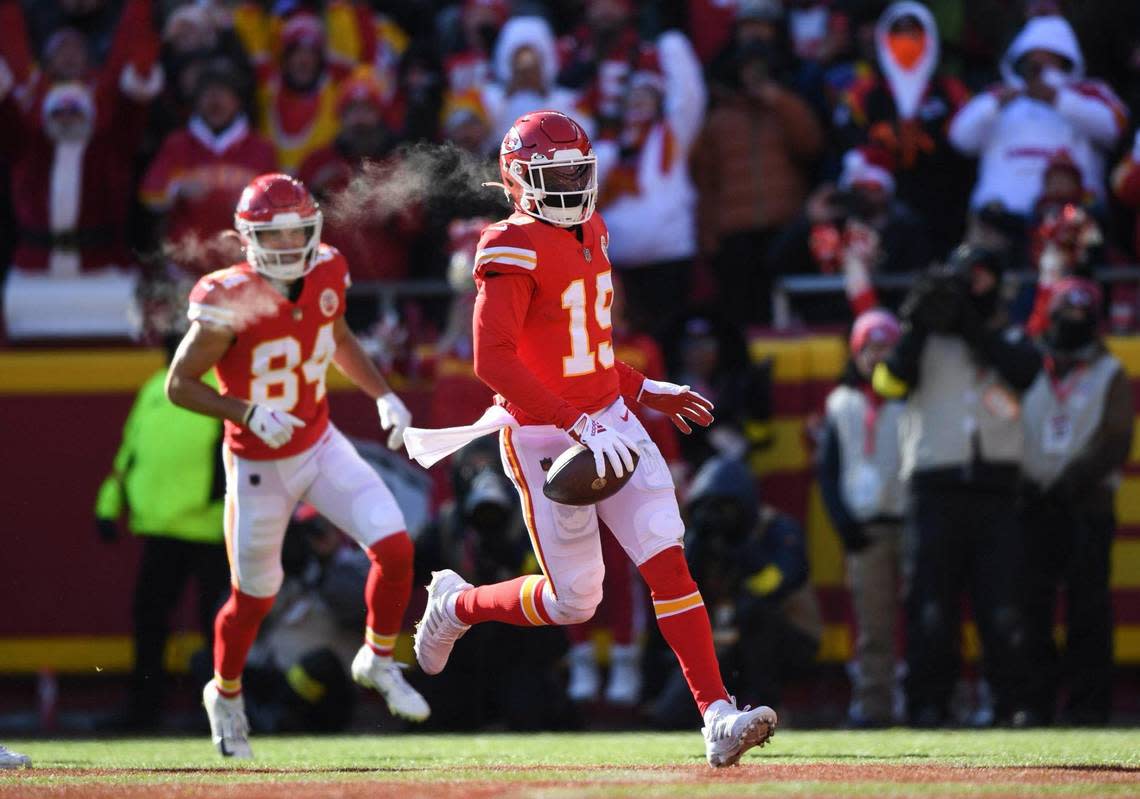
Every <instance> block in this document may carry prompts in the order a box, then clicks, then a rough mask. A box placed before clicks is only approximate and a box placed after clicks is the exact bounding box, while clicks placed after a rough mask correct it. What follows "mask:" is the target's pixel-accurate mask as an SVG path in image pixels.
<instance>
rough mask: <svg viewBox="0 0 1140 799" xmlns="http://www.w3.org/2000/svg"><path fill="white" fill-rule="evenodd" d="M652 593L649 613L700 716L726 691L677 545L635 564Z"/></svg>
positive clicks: (704, 616)
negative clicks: (651, 614)
mask: <svg viewBox="0 0 1140 799" xmlns="http://www.w3.org/2000/svg"><path fill="white" fill-rule="evenodd" d="M639 568H640V570H641V575H642V577H644V578H645V582H646V583H647V584H648V585H649V592H650V593H651V594H652V595H653V612H654V613H655V614H656V615H657V626H658V627H660V628H661V635H662V636H663V637H664V638H665V641H666V642H667V643H668V644H669V647H670V648H671V649H672V650H673V654H675V655H676V656H677V660H678V661H680V663H681V672H682V673H683V674H684V675H685V681H686V682H687V683H688V684H689V690H690V691H692V693H693V699H695V700H696V702H697V709H698V710H700V712H701V716H702V717H703V716H704V714H705V708H707V707H708V706H709V705H711V704H712V703H713V702H715V701H717V700H718V699H727V698H728V691H726V690H725V688H724V681H723V680H722V679H721V678H720V664H719V663H717V660H716V650H715V649H714V648H713V638H712V625H710V624H709V614H708V611H706V610H705V603H704V600H703V599H701V592H700V591H699V590H697V584H696V583H695V582H694V581H693V578H692V575H690V574H689V564H687V563H686V562H685V553H684V551H683V550H682V549H681V547H679V546H677V547H669V548H668V549H666V550H665V551H664V552H659V553H658V554H656V555H654V556H653V557H652V558H650V559H649V560H647V561H645V563H643V564H641V566H640V567H639Z"/></svg>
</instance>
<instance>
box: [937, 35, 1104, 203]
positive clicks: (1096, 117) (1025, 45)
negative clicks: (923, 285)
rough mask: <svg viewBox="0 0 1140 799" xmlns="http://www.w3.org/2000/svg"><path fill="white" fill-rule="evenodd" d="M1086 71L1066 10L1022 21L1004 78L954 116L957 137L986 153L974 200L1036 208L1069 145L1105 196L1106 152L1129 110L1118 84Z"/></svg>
mask: <svg viewBox="0 0 1140 799" xmlns="http://www.w3.org/2000/svg"><path fill="white" fill-rule="evenodd" d="M1084 71H1085V70H1084V58H1083V56H1082V54H1081V49H1080V45H1079V44H1078V43H1077V38H1076V35H1075V34H1074V33H1073V29H1072V28H1071V27H1070V26H1069V23H1068V22H1066V21H1065V19H1064V18H1062V17H1060V16H1044V17H1034V18H1032V19H1030V21H1029V22H1028V23H1027V24H1026V25H1025V27H1024V28H1022V30H1021V32H1020V33H1019V34H1018V35H1017V37H1016V38H1015V39H1014V40H1013V42H1012V44H1010V46H1009V49H1008V50H1007V51H1006V53H1005V56H1004V57H1003V58H1002V62H1001V73H1002V82H1001V83H1000V84H998V85H997V86H994V87H992V88H991V89H990V90H989V91H987V92H985V93H983V94H981V95H979V96H977V97H975V98H974V99H973V100H971V101H970V102H969V103H967V104H966V105H965V106H964V107H963V108H962V110H961V111H959V112H958V114H957V115H955V117H954V119H953V120H952V121H951V123H950V131H949V137H950V142H951V144H953V145H954V146H955V147H956V148H958V150H959V151H960V152H962V153H963V154H965V155H968V156H976V157H978V158H980V163H979V167H978V181H977V183H976V184H975V186H974V190H973V194H972V196H971V198H970V207H971V208H974V209H977V208H980V207H982V206H983V205H985V204H986V203H988V202H990V201H992V200H998V201H1000V202H1002V203H1003V204H1004V205H1005V206H1006V207H1007V208H1008V209H1009V210H1011V211H1014V212H1016V213H1018V214H1021V215H1023V216H1028V215H1029V214H1030V213H1031V212H1032V210H1033V204H1034V202H1035V201H1036V199H1037V197H1038V196H1040V194H1041V188H1042V176H1043V174H1044V171H1045V166H1046V164H1047V163H1048V161H1049V159H1050V158H1051V157H1052V156H1053V154H1054V153H1055V152H1056V151H1057V150H1059V149H1062V148H1065V149H1067V150H1068V151H1069V152H1070V154H1071V155H1072V158H1073V160H1074V161H1075V162H1076V164H1077V166H1078V167H1079V168H1080V172H1081V178H1082V183H1083V185H1084V188H1085V190H1086V191H1088V192H1089V193H1091V194H1092V195H1093V196H1094V197H1096V198H1097V199H1098V200H1103V198H1104V196H1105V185H1104V184H1105V181H1104V159H1105V157H1106V156H1107V154H1108V153H1109V152H1111V150H1112V148H1113V147H1114V146H1115V145H1116V142H1117V139H1118V138H1119V137H1120V135H1121V133H1123V131H1124V128H1125V124H1126V122H1127V111H1126V109H1125V108H1124V106H1123V104H1122V103H1121V102H1120V100H1119V99H1117V97H1116V95H1115V93H1114V92H1113V91H1112V89H1111V88H1109V87H1108V86H1107V85H1106V84H1104V83H1103V82H1101V81H1097V80H1091V79H1087V78H1086V77H1085V74H1084Z"/></svg>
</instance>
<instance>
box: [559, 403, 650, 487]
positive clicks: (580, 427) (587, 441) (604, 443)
mask: <svg viewBox="0 0 1140 799" xmlns="http://www.w3.org/2000/svg"><path fill="white" fill-rule="evenodd" d="M567 432H568V433H569V434H570V437H571V438H573V439H574V440H575V441H577V442H578V443H579V444H581V445H582V446H584V447H586V448H587V449H589V450H590V451H591V452H593V453H594V466H595V467H597V470H598V477H605V476H606V461H605V459H609V462H610V466H612V467H613V469H614V476H615V477H621V476H622V475H624V474H625V471H626V470H628V471H631V472H632V471H633V455H632V454H631V453H630V450H631V449H633V447H634V444H633V443H632V442H631V441H630V440H629V439H628V438H626V437H625V436H623V435H622V434H621V433H619V432H618V431H617V430H610V429H609V428H608V427H606V426H605V425H604V424H602V423H601V422H599V421H597V420H596V419H591V418H590V417H589V416H588V415H587V414H582V415H581V416H579V417H578V421H576V422H574V424H573V426H572V427H571V428H570V429H569V430H568V431H567ZM623 465H624V469H623V468H622V467H623Z"/></svg>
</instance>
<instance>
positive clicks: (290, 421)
mask: <svg viewBox="0 0 1140 799" xmlns="http://www.w3.org/2000/svg"><path fill="white" fill-rule="evenodd" d="M242 425H243V426H244V427H245V429H246V430H248V431H249V432H251V433H253V434H254V435H255V436H257V437H258V438H260V439H261V440H262V441H264V442H265V445H266V446H267V447H269V448H270V449H277V448H278V447H283V446H285V445H286V444H288V443H289V439H291V438H292V437H293V428H295V427H304V426H305V423H304V422H302V421H301V420H300V419H298V418H297V417H296V416H294V415H293V414H291V413H286V412H285V411H278V410H274V409H273V408H270V407H269V406H268V405H251V406H249V410H248V411H246V414H245V419H243V420H242Z"/></svg>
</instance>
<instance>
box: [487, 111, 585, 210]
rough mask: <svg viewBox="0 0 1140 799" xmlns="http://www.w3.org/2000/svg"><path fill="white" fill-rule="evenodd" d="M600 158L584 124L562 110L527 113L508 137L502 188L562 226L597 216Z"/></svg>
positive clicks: (502, 158)
mask: <svg viewBox="0 0 1140 799" xmlns="http://www.w3.org/2000/svg"><path fill="white" fill-rule="evenodd" d="M597 167H598V159H597V157H596V156H595V155H594V148H593V147H592V146H591V145H590V137H589V136H587V135H586V131H585V130H583V129H582V126H581V125H579V124H578V123H577V122H575V121H574V120H573V119H571V118H570V117H568V116H566V115H565V114H563V113H561V112H558V111H535V112H533V113H530V114H523V115H522V116H521V117H519V118H518V119H517V120H515V124H514V125H513V126H512V127H511V129H510V130H509V131H507V135H506V136H505V137H503V144H502V147H501V148H500V149H499V174H500V175H501V176H502V179H503V182H502V184H501V185H502V187H503V190H504V191H505V192H506V193H507V197H508V198H509V199H510V201H511V202H512V203H514V206H515V207H516V208H517V209H518V210H520V211H522V212H523V213H524V214H529V215H531V216H533V217H535V218H536V219H541V220H543V221H545V222H550V223H551V224H553V225H558V226H560V227H572V226H574V225H580V224H582V223H583V222H585V221H586V220H588V219H589V218H590V217H591V216H593V214H594V206H595V205H596V204H597V199H598V170H597Z"/></svg>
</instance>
